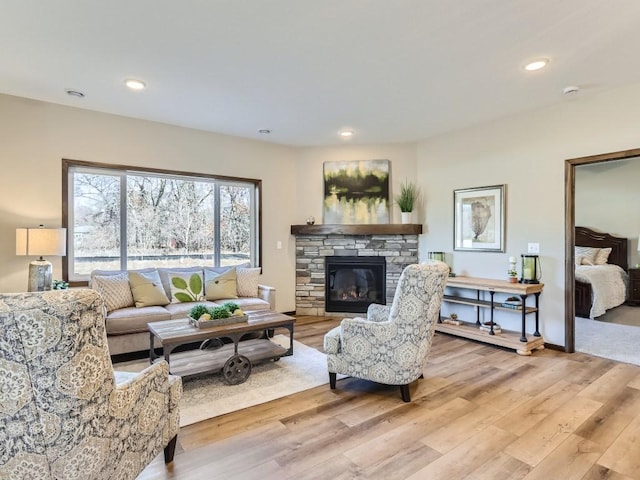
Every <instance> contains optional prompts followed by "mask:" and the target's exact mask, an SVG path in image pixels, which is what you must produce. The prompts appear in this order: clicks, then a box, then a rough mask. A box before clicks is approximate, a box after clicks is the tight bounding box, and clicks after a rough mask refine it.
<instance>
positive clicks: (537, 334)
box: [533, 292, 541, 337]
mask: <svg viewBox="0 0 640 480" xmlns="http://www.w3.org/2000/svg"><path fill="white" fill-rule="evenodd" d="M540 293H541V292H538V293H536V294H535V296H536V331H535V332H533V336H534V337H540V336H541V335H540V331H539V320H540V318H539V313H540V308H539V301H540Z"/></svg>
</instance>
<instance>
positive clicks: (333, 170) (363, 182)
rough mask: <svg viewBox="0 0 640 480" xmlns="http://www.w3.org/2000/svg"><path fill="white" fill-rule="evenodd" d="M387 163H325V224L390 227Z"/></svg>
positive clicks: (371, 161)
mask: <svg viewBox="0 0 640 480" xmlns="http://www.w3.org/2000/svg"><path fill="white" fill-rule="evenodd" d="M389 163H390V162H389V160H355V161H344V162H342V161H341V162H324V173H323V176H324V206H323V221H324V223H328V224H377V223H389Z"/></svg>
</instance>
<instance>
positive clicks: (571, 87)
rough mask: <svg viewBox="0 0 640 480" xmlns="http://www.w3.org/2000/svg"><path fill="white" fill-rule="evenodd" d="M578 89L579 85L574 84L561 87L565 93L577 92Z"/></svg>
mask: <svg viewBox="0 0 640 480" xmlns="http://www.w3.org/2000/svg"><path fill="white" fill-rule="evenodd" d="M579 91H580V87H578V86H576V85H569V86H568V87H564V88H563V89H562V93H564V94H565V95H573V94H576V93H578V92H579Z"/></svg>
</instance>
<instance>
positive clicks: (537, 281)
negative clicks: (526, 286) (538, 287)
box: [520, 278, 540, 283]
mask: <svg viewBox="0 0 640 480" xmlns="http://www.w3.org/2000/svg"><path fill="white" fill-rule="evenodd" d="M520 283H540V280H527V279H525V278H523V279H521V280H520Z"/></svg>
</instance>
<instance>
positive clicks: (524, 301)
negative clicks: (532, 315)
mask: <svg viewBox="0 0 640 480" xmlns="http://www.w3.org/2000/svg"><path fill="white" fill-rule="evenodd" d="M520 298H521V299H522V335H521V337H520V341H521V342H527V341H528V340H527V332H526V329H527V296H526V295H520Z"/></svg>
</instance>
